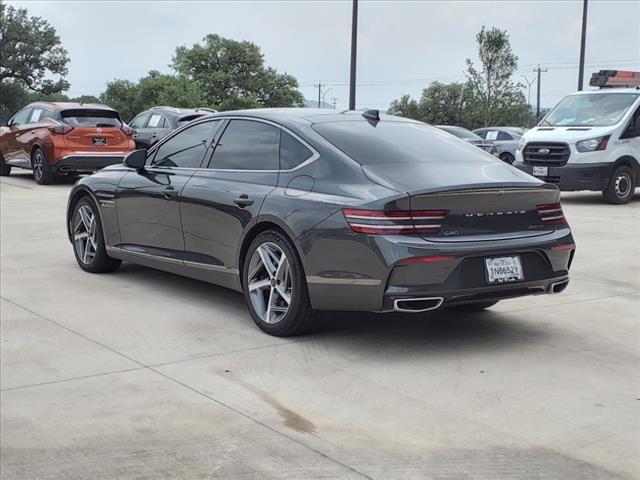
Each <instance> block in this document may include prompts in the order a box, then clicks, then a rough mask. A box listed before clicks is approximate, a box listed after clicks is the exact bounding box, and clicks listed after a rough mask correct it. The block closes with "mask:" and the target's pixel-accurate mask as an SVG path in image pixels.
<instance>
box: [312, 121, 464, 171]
mask: <svg viewBox="0 0 640 480" xmlns="http://www.w3.org/2000/svg"><path fill="white" fill-rule="evenodd" d="M313 129H314V130H315V131H317V132H318V133H319V134H320V135H322V136H323V137H324V138H326V139H327V140H328V141H329V142H331V143H332V144H334V145H335V146H336V147H338V148H339V149H340V150H342V151H343V152H344V153H346V154H347V155H349V156H350V157H351V158H353V159H354V160H355V161H356V162H358V163H360V164H362V165H372V164H378V163H393V162H397V161H402V162H407V161H409V162H426V161H429V159H430V158H433V157H434V156H438V157H440V156H441V157H442V159H451V154H450V153H448V152H449V151H450V149H451V140H450V139H451V136H450V135H449V134H448V133H445V132H441V131H439V130H437V129H435V128H433V127H430V126H428V125H425V124H421V123H410V122H391V121H384V120H383V121H381V122H379V123H378V124H377V125H376V126H375V127H374V126H373V125H371V124H369V123H368V122H366V121H341V122H327V123H316V124H315V125H313ZM456 143H457V142H456ZM474 148H475V147H474Z"/></svg>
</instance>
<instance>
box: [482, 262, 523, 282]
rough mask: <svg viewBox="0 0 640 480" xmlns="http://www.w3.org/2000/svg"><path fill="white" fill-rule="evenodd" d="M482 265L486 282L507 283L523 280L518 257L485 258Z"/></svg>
mask: <svg viewBox="0 0 640 480" xmlns="http://www.w3.org/2000/svg"><path fill="white" fill-rule="evenodd" d="M484 265H485V268H486V270H487V282H489V283H509V282H517V281H518V280H524V275H523V274H522V264H521V263H520V257H519V256H517V255H515V256H513V257H496V258H485V259H484Z"/></svg>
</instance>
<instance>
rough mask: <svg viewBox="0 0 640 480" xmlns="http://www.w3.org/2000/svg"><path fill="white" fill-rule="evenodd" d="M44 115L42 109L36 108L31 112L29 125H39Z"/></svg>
mask: <svg viewBox="0 0 640 480" xmlns="http://www.w3.org/2000/svg"><path fill="white" fill-rule="evenodd" d="M43 113H44V110H43V109H42V108H34V109H33V110H32V111H31V115H30V116H29V122H28V123H38V122H39V121H40V120H42V114H43Z"/></svg>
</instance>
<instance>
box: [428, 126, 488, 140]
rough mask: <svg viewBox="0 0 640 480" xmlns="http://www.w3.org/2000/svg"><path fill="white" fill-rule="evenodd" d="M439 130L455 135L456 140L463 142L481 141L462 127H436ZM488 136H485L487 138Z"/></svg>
mask: <svg viewBox="0 0 640 480" xmlns="http://www.w3.org/2000/svg"><path fill="white" fill-rule="evenodd" d="M438 128H439V129H440V130H444V131H445V132H449V133H450V134H451V135H455V136H456V137H458V138H462V139H464V140H481V137H479V136H478V135H476V134H475V133H473V132H472V131H471V130H467V129H466V128H462V127H449V126H447V127H438ZM488 135H489V134H487V136H488Z"/></svg>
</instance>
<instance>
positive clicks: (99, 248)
mask: <svg viewBox="0 0 640 480" xmlns="http://www.w3.org/2000/svg"><path fill="white" fill-rule="evenodd" d="M81 208H89V209H90V210H91V212H92V213H93V218H94V219H95V226H94V228H93V229H92V232H94V233H95V236H94V242H95V254H94V255H93V257H92V258H91V259H88V258H83V257H82V256H81V255H82V252H81V250H82V248H80V247H79V245H78V244H77V241H76V239H75V234H76V230H77V228H76V227H77V226H78V220H79V217H78V215H79V213H78V212H79V211H80V209H81ZM80 227H81V229H84V228H83V226H80ZM70 231H71V242H72V245H73V254H74V256H75V257H76V261H77V262H78V265H80V268H82V269H83V270H84V271H85V272H90V273H107V272H113V271H115V270H117V269H118V267H119V266H120V264H121V263H122V260H117V259H115V258H111V257H110V256H109V255H107V250H106V248H105V243H104V234H103V230H102V220H101V219H100V212H99V210H98V208H97V207H96V205H95V203H93V200H91V198H89V197H83V198H81V199H80V200H79V201H78V203H77V204H76V206H75V207H74V209H73V216H72V217H71V225H70ZM86 241H88V240H85V242H86ZM85 260H88V261H85Z"/></svg>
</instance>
